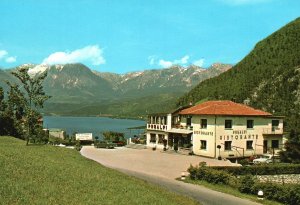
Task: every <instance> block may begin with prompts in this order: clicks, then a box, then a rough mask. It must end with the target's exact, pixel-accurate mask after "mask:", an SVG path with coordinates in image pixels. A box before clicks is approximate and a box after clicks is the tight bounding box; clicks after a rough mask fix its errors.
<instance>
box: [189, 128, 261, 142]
mask: <svg viewBox="0 0 300 205" xmlns="http://www.w3.org/2000/svg"><path fill="white" fill-rule="evenodd" d="M194 134H195V135H205V136H214V132H210V131H202V130H195V131H194ZM219 139H220V140H254V139H258V134H250V133H249V134H247V130H232V134H224V135H219Z"/></svg>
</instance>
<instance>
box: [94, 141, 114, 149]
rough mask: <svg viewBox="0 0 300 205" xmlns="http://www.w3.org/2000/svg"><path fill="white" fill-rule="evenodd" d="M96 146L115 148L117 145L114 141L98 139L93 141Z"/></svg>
mask: <svg viewBox="0 0 300 205" xmlns="http://www.w3.org/2000/svg"><path fill="white" fill-rule="evenodd" d="M94 146H95V147H96V148H107V149H113V148H115V147H116V146H117V145H116V143H112V142H108V141H99V142H95V145H94Z"/></svg>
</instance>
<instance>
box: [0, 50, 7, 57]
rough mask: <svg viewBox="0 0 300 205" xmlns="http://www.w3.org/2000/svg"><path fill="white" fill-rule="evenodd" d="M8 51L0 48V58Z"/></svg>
mask: <svg viewBox="0 0 300 205" xmlns="http://www.w3.org/2000/svg"><path fill="white" fill-rule="evenodd" d="M7 54H8V53H7V51H6V50H0V59H2V58H4V56H6V55H7Z"/></svg>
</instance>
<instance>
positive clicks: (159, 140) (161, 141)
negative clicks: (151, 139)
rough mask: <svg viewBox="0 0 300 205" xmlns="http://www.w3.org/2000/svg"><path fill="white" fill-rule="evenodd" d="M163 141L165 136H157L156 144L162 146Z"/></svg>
mask: <svg viewBox="0 0 300 205" xmlns="http://www.w3.org/2000/svg"><path fill="white" fill-rule="evenodd" d="M164 139H165V135H158V144H163V143H164Z"/></svg>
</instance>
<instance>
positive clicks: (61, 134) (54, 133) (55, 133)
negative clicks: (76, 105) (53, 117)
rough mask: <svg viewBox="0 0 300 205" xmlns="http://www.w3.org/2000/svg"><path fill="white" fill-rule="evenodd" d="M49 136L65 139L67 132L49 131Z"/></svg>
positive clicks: (60, 130) (59, 130)
mask: <svg viewBox="0 0 300 205" xmlns="http://www.w3.org/2000/svg"><path fill="white" fill-rule="evenodd" d="M49 136H51V137H57V138H61V139H65V138H66V132H65V131H64V130H62V129H49Z"/></svg>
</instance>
